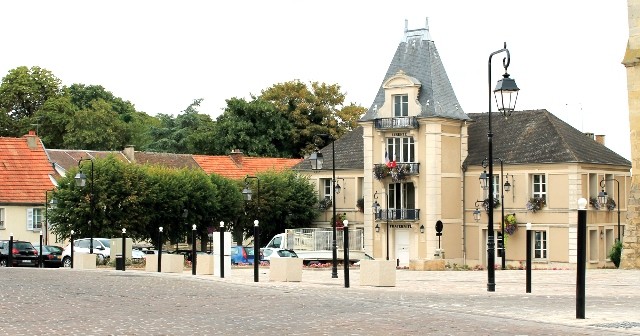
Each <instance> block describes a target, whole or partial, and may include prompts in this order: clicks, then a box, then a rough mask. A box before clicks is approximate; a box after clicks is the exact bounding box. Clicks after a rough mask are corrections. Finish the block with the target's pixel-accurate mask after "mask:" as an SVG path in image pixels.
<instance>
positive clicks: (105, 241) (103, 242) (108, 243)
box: [94, 239, 111, 248]
mask: <svg viewBox="0 0 640 336" xmlns="http://www.w3.org/2000/svg"><path fill="white" fill-rule="evenodd" d="M96 240H99V241H100V242H101V243H102V245H104V247H108V248H111V246H110V245H111V241H110V240H109V239H96ZM94 246H95V245H94Z"/></svg>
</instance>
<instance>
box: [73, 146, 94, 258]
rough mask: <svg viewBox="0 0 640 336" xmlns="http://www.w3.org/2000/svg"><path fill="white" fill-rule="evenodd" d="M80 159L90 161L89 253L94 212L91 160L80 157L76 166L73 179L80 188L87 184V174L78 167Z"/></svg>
mask: <svg viewBox="0 0 640 336" xmlns="http://www.w3.org/2000/svg"><path fill="white" fill-rule="evenodd" d="M82 161H90V162H91V191H90V194H89V207H90V210H91V219H90V220H89V244H90V246H89V254H93V220H94V214H95V211H94V208H95V207H94V198H95V195H94V194H93V160H92V159H87V158H81V159H80V160H79V161H78V167H79V168H80V170H79V171H78V173H77V174H76V176H75V177H74V179H75V180H76V186H77V187H80V188H84V187H85V186H86V185H87V176H86V175H85V174H84V173H82V167H80V164H81V163H82Z"/></svg>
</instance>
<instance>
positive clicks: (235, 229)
mask: <svg viewBox="0 0 640 336" xmlns="http://www.w3.org/2000/svg"><path fill="white" fill-rule="evenodd" d="M209 178H210V179H211V183H213V185H215V186H216V193H217V194H216V196H215V199H214V213H215V215H214V217H213V221H212V223H211V225H210V226H211V230H212V231H213V230H217V229H218V228H219V226H218V225H217V223H219V222H220V221H223V222H225V227H226V228H227V229H226V230H228V231H230V232H231V234H232V236H233V238H234V241H236V242H237V243H240V244H241V243H242V241H243V240H244V237H245V227H244V225H243V224H242V223H243V219H244V218H243V214H244V208H243V206H244V204H243V199H242V194H241V192H240V188H239V182H238V181H234V180H231V179H228V178H226V177H223V176H220V175H218V174H215V173H214V174H211V175H210V176H209ZM203 241H204V239H203Z"/></svg>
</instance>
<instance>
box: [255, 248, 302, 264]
mask: <svg viewBox="0 0 640 336" xmlns="http://www.w3.org/2000/svg"><path fill="white" fill-rule="evenodd" d="M260 254H261V259H260V260H262V261H266V262H270V261H271V258H298V254H297V253H296V252H295V251H294V250H291V249H283V248H274V247H265V248H262V249H260Z"/></svg>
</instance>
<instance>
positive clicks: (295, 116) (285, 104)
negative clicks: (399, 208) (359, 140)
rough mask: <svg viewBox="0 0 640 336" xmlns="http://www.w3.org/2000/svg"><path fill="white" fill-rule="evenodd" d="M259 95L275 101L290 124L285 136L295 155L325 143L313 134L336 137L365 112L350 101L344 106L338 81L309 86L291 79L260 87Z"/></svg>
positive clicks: (316, 83) (302, 153) (273, 102)
mask: <svg viewBox="0 0 640 336" xmlns="http://www.w3.org/2000/svg"><path fill="white" fill-rule="evenodd" d="M259 98H260V99H262V100H265V101H269V102H271V103H272V104H274V106H275V107H276V109H277V110H278V111H280V113H282V114H283V115H284V116H285V117H286V118H287V119H288V120H289V121H290V122H291V124H292V125H293V126H292V129H291V131H290V133H289V137H288V138H289V141H290V142H291V144H292V146H293V148H294V152H295V155H297V156H298V157H301V156H304V155H305V154H307V153H309V152H311V151H313V150H315V149H316V146H317V145H320V146H323V145H325V144H326V143H327V142H326V141H325V142H324V143H322V142H321V141H320V140H319V139H317V138H316V135H318V134H329V135H330V136H331V138H332V139H337V138H339V137H341V136H342V135H343V134H344V133H346V132H348V131H350V130H351V129H353V128H354V127H355V122H356V121H357V119H358V118H359V117H360V115H361V114H362V111H364V108H358V107H357V106H355V105H353V104H351V105H349V106H347V107H346V108H345V107H343V104H344V100H345V95H344V93H342V92H341V91H340V86H339V85H337V84H332V85H328V84H325V83H318V82H312V83H311V87H310V88H309V87H308V86H307V85H306V84H304V83H302V82H300V81H297V80H294V81H290V82H285V83H279V84H275V85H273V86H272V87H270V88H268V89H266V90H263V91H262V93H261V95H260V96H259Z"/></svg>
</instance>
